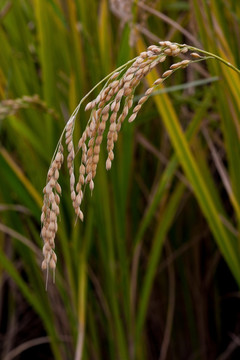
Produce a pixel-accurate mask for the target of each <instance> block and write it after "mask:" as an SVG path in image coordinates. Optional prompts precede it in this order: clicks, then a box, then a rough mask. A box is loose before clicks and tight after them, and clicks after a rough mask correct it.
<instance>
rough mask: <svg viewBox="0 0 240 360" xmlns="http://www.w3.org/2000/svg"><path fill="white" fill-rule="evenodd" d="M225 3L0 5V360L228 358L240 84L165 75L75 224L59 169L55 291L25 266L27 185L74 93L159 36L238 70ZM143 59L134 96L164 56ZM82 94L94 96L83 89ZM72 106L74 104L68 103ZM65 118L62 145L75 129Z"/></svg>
mask: <svg viewBox="0 0 240 360" xmlns="http://www.w3.org/2000/svg"><path fill="white" fill-rule="evenodd" d="M239 34H240V2H239V1H237V0H209V1H207V0H186V1H184V0H182V1H180V0H179V1H178V0H168V1H167V2H166V1H163V0H154V1H147V0H146V1H137V0H136V1H130V0H129V1H124V0H122V1H120V0H112V1H107V0H88V1H84V0H66V1H64V0H1V1H0V169H1V170H0V171H1V173H0V174H1V176H0V358H1V359H3V360H10V359H28V358H30V357H31V358H34V359H36V360H38V359H39V360H40V359H45V360H48V359H56V360H60V359H61V360H70V359H74V360H80V359H85V360H90V359H91V360H92V359H93V360H100V359H109V360H134V359H136V360H145V359H148V360H157V359H159V360H165V359H170V360H171V359H173V360H175V359H176V360H181V359H182V360H185V359H189V360H195V359H209V360H212V359H218V360H224V359H239V358H240V350H239V345H240V310H239V309H240V292H239V285H240V237H239V230H240V141H239V140H240V77H239V75H238V74H237V73H235V72H234V71H233V70H232V69H230V68H228V67H226V66H224V65H222V64H220V63H218V62H217V61H216V60H208V62H207V63H204V62H201V63H198V64H194V65H192V66H189V67H188V68H187V69H185V70H180V71H178V72H176V73H175V74H174V75H173V76H172V77H170V78H169V79H168V80H167V81H166V83H165V84H164V87H162V88H161V89H160V91H159V95H157V96H154V97H152V98H150V99H149V100H148V102H147V103H146V104H145V105H144V107H143V109H142V110H141V111H140V113H139V116H138V118H137V119H136V121H135V122H134V123H133V124H128V123H127V122H126V124H124V126H123V128H122V131H121V134H120V136H119V140H118V142H117V144H116V151H115V159H114V162H113V166H112V169H111V171H109V172H108V173H107V172H106V170H105V159H106V151H105V145H104V144H103V146H102V154H101V159H100V164H99V168H98V171H97V176H96V182H95V189H94V191H93V194H92V196H91V194H90V193H89V191H88V190H87V191H86V193H85V199H84V205H83V210H84V214H85V220H84V223H80V222H77V223H76V224H75V215H74V211H73V209H72V205H71V199H70V193H69V178H68V173H67V169H66V167H65V168H64V169H63V171H62V172H61V176H60V183H61V186H62V198H61V207H60V211H61V215H60V221H59V231H58V234H57V238H56V252H57V255H58V263H57V271H56V284H53V283H52V277H51V274H50V277H49V284H48V291H47V292H46V291H45V275H46V274H45V273H42V271H41V268H40V266H41V261H42V253H41V248H42V240H41V238H40V235H39V234H40V230H41V225H40V214H41V206H42V189H43V187H44V185H45V181H46V174H47V170H48V167H49V165H50V161H51V158H52V154H53V152H54V149H55V147H56V145H57V141H58V138H59V136H60V134H61V131H62V129H63V127H64V124H65V123H66V121H67V120H68V118H69V116H70V115H71V113H72V111H73V110H74V108H75V107H76V106H77V104H78V103H79V101H80V99H81V98H82V97H83V96H84V95H85V94H86V93H87V92H88V91H89V90H90V89H91V88H92V87H93V86H94V85H95V84H97V83H98V82H99V81H100V80H101V79H102V78H104V77H105V76H106V75H107V74H108V73H110V72H111V71H113V70H114V69H115V68H116V67H118V66H120V65H122V64H124V63H125V62H126V61H128V60H129V59H131V58H133V57H134V56H136V55H137V54H139V53H140V52H141V51H144V50H145V49H146V47H147V46H149V45H150V44H154V43H157V42H158V41H159V40H170V41H174V42H178V43H187V44H189V45H193V46H197V47H199V48H202V49H205V50H207V51H211V52H212V53H214V54H216V55H219V56H221V57H223V58H224V59H226V60H227V61H229V62H231V63H232V64H233V65H234V66H236V67H238V68H239V67H240V35H239ZM170 64H171V63H170V60H169V59H168V60H167V62H166V64H165V65H163V67H161V68H160V67H159V68H156V69H154V70H153V71H152V73H151V74H149V75H148V76H147V78H146V79H145V80H144V81H143V82H142V84H141V86H139V88H138V95H140V94H143V93H144V91H145V90H146V88H147V87H148V86H150V85H151V84H152V82H153V81H154V80H156V79H157V78H158V77H159V76H160V74H162V72H163V71H164V70H166V69H167V68H168V67H169V65H170ZM93 96H97V90H96V91H95V92H94V94H93ZM83 108H84V107H83ZM87 120H88V119H87V116H86V115H85V113H84V111H82V110H81V111H80V114H79V116H78V121H77V125H76V129H75V135H76V140H77V139H78V138H79V136H80V134H81V131H82V130H83V129H84V127H85V124H86V122H87Z"/></svg>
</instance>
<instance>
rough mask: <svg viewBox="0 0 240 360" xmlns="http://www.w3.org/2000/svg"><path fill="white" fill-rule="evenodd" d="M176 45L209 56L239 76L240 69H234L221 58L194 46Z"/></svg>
mask: <svg viewBox="0 0 240 360" xmlns="http://www.w3.org/2000/svg"><path fill="white" fill-rule="evenodd" d="M176 45H178V46H180V47H187V48H188V49H189V50H191V51H198V52H200V53H202V54H204V55H208V56H210V57H212V58H215V59H217V60H219V61H221V62H222V63H223V64H225V65H227V66H228V67H230V68H231V69H232V70H234V71H236V72H237V73H238V74H239V75H240V69H238V68H236V67H235V66H234V65H232V64H231V63H230V62H228V61H226V60H224V59H223V58H221V57H220V56H218V55H215V54H213V53H210V52H208V51H205V50H202V49H198V48H196V47H194V46H189V45H186V44H177V43H176Z"/></svg>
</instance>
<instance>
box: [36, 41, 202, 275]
mask: <svg viewBox="0 0 240 360" xmlns="http://www.w3.org/2000/svg"><path fill="white" fill-rule="evenodd" d="M187 52H188V47H187V46H186V45H179V44H175V43H171V42H170V41H161V42H160V43H159V46H157V45H151V46H149V47H148V48H147V50H146V51H145V52H142V53H141V54H140V55H139V56H138V57H136V58H135V59H134V60H133V61H132V62H130V65H129V63H127V64H126V66H122V67H121V68H119V69H118V70H117V71H115V72H114V73H113V74H111V76H109V78H108V80H107V82H106V84H105V86H104V87H103V89H102V90H101V91H100V92H99V94H98V96H97V97H96V98H95V99H93V100H92V101H91V102H89V103H88V104H87V105H86V107H85V111H86V112H89V121H88V123H87V126H86V128H85V130H84V131H83V133H82V135H81V138H80V139H79V141H78V144H77V146H76V149H75V147H74V141H73V132H74V124H75V120H76V116H77V113H78V111H79V107H80V105H79V106H78V107H77V109H76V110H75V111H74V113H73V115H72V116H71V118H70V119H69V121H68V122H67V124H66V126H65V128H64V135H65V145H66V148H67V157H66V158H67V167H68V173H69V179H70V194H71V200H72V205H73V209H74V211H75V214H76V216H77V217H78V218H79V219H80V220H82V221H83V212H82V208H81V205H82V201H83V194H84V191H85V188H86V187H87V186H88V187H89V189H90V191H91V192H92V191H93V189H94V179H95V176H96V172H97V167H98V163H99V155H100V150H101V145H102V142H103V141H104V140H106V142H107V159H106V169H107V170H109V169H110V168H111V166H112V161H113V159H114V145H115V143H116V141H117V139H118V136H119V132H120V130H121V127H122V124H123V122H124V120H125V119H127V118H128V122H133V121H134V120H135V119H136V117H137V115H138V113H139V111H140V110H141V108H142V106H143V104H144V103H145V102H146V101H147V100H148V98H149V97H150V96H151V95H152V94H153V92H154V90H155V89H156V87H157V86H159V85H160V84H161V83H162V82H163V81H164V80H166V79H167V78H168V77H169V76H171V75H172V74H173V72H174V71H176V70H178V69H180V68H185V67H186V66H188V65H189V64H190V63H192V62H195V61H199V59H203V57H201V56H200V55H198V54H197V53H191V54H190V55H191V56H192V59H191V60H187V59H183V60H182V59H181V61H178V62H174V63H173V64H172V65H171V66H170V68H169V69H168V70H166V71H165V72H163V74H162V75H161V77H160V78H159V79H157V80H156V81H155V82H154V83H153V84H152V86H151V87H150V88H148V89H147V90H146V91H145V93H144V94H143V95H142V97H141V98H140V100H138V102H137V104H136V105H135V106H134V107H133V104H134V93H135V90H136V88H137V86H138V85H139V83H140V82H141V80H142V79H143V78H144V77H145V76H146V75H147V74H148V73H149V72H150V71H151V70H152V69H153V68H154V67H155V66H156V65H158V64H160V63H163V62H164V61H165V60H166V58H167V57H170V56H171V57H177V56H182V57H183V56H185V54H186V53H187ZM85 98H86V97H85ZM85 98H84V99H85ZM80 104H81V103H80ZM62 140H63V135H62V136H61V138H60V141H59V144H58V147H57V150H56V154H55V157H54V159H53V161H52V163H51V166H50V169H49V171H48V176H47V183H46V186H45V188H44V190H43V193H44V203H43V207H42V215H41V222H42V231H41V236H42V239H43V241H44V246H43V255H44V260H43V262H42V268H43V269H48V268H49V267H50V268H51V269H55V267H56V261H57V257H56V254H55V251H54V248H55V236H56V232H57V227H58V226H57V220H58V216H59V203H60V195H61V187H60V185H59V183H58V178H59V171H60V169H61V166H62V164H63V144H62V142H63V141H62ZM76 156H80V159H81V161H80V166H79V168H78V169H77V171H75V170H74V160H75V158H76Z"/></svg>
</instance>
